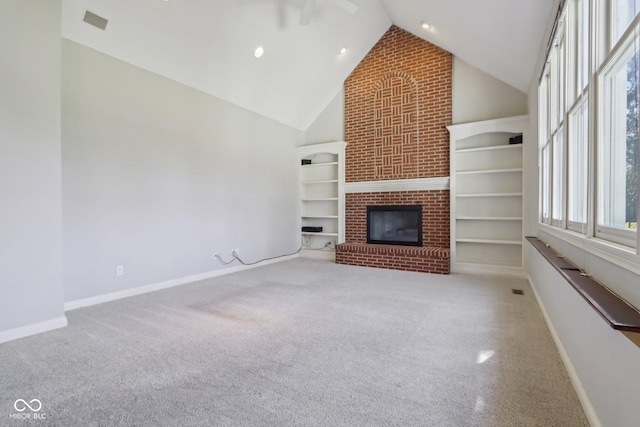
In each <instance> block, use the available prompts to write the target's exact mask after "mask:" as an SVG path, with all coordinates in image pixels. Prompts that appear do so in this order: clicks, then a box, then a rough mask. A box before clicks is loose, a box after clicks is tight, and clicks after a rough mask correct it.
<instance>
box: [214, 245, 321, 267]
mask: <svg viewBox="0 0 640 427" xmlns="http://www.w3.org/2000/svg"><path fill="white" fill-rule="evenodd" d="M330 245H331V242H327V243H325V245H324V246H323V247H321V248H304V249H313V250H322V249H324V248H326V247H327V246H330ZM302 249H303V247H302V245H301V246H300V247H299V248H298V250H297V251H295V252H292V253H290V254H284V255H276V256H272V257H269V258H263V259H259V260H258V261H254V262H246V261H244V260H243V259H242V258H240V257H239V256H238V254H236V253H235V251H234V253H233V255H232V256H233V258H231V260H229V261H225V260H224V259H223V258H222V257H221V256H220V255H218V254H216V255H215V257H216V258H218V261H220V262H221V263H222V264H223V265H229V264H231V263H232V262H234V261H236V260H237V261H238V262H239V263H240V264H242V265H256V264H259V263H261V262H264V261H270V260H272V259H278V258H284V257H288V256H292V255H297V254H299V253H300V251H301V250H302Z"/></svg>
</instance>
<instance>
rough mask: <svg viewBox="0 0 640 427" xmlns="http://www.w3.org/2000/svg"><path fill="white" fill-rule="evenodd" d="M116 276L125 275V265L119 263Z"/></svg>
mask: <svg viewBox="0 0 640 427" xmlns="http://www.w3.org/2000/svg"><path fill="white" fill-rule="evenodd" d="M116 276H118V277H120V276H124V265H118V266H117V267H116Z"/></svg>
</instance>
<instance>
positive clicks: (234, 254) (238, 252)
mask: <svg viewBox="0 0 640 427" xmlns="http://www.w3.org/2000/svg"><path fill="white" fill-rule="evenodd" d="M231 256H233V257H234V258H236V257H239V256H240V249H233V250H232V251H231Z"/></svg>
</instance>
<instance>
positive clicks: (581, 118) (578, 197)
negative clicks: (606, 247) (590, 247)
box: [567, 99, 589, 224]
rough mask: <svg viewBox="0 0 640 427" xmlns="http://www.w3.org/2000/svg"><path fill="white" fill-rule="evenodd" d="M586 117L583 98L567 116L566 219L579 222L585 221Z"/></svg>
mask: <svg viewBox="0 0 640 427" xmlns="http://www.w3.org/2000/svg"><path fill="white" fill-rule="evenodd" d="M588 118H589V113H588V102H587V99H584V100H583V101H582V102H581V103H580V104H579V105H578V106H577V107H576V109H575V111H573V112H572V113H571V115H570V116H569V139H568V141H567V142H568V144H567V167H568V169H567V184H568V193H567V199H568V212H567V219H568V220H569V221H571V222H577V223H581V224H586V222H587V172H588V170H589V164H588V161H589V158H588V154H589V149H588V148H589V146H588V135H589V121H588Z"/></svg>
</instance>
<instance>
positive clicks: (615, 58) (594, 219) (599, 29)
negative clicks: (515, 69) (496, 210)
mask: <svg viewBox="0 0 640 427" xmlns="http://www.w3.org/2000/svg"><path fill="white" fill-rule="evenodd" d="M639 12H640V0H568V1H567V2H566V4H565V5H564V10H562V11H561V14H560V17H559V21H558V24H557V26H556V32H555V33H554V35H553V40H552V43H551V48H550V49H549V52H548V56H547V63H546V66H545V69H544V72H543V76H542V78H541V80H540V85H539V90H538V94H539V102H540V104H539V105H538V113H539V118H540V127H539V130H540V132H539V138H540V139H539V147H540V148H539V149H540V155H539V159H540V173H541V177H540V181H539V182H540V185H541V189H540V193H541V197H540V199H541V200H540V218H541V220H542V221H543V222H544V223H546V224H549V225H550V226H552V227H554V228H555V229H556V230H561V229H568V230H571V231H574V232H578V233H581V234H582V235H583V236H584V237H585V238H588V239H591V238H597V239H604V240H607V241H609V242H614V243H618V244H621V245H624V246H627V250H628V248H635V253H637V254H640V244H639V242H640V237H639V236H638V211H639V210H640V208H639V207H640V201H639V198H638V192H639V190H638V174H639V172H638V163H639V161H640V153H639V149H638V138H639V133H640V106H639V105H638V104H639V102H640V17H639V16H638V15H639ZM596 91H597V93H596ZM563 233H564V232H560V234H558V235H559V236H562V235H563ZM565 235H566V236H567V237H568V236H569V233H567V234H565ZM609 247H610V246H607V248H609Z"/></svg>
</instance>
